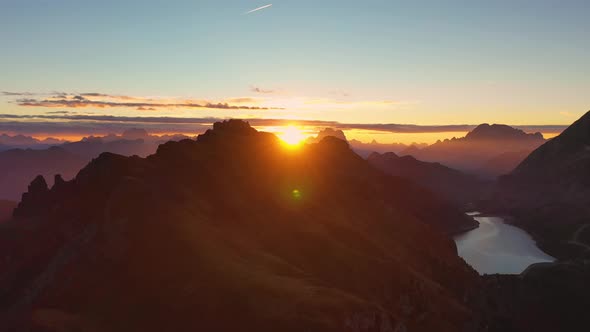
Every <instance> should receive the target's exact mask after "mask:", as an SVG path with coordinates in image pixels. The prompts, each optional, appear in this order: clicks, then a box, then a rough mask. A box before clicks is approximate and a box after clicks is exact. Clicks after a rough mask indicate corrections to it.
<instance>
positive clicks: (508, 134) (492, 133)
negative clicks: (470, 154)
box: [465, 123, 543, 140]
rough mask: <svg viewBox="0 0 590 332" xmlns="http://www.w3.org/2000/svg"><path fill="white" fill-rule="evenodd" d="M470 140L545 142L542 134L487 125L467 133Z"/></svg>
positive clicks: (497, 125) (503, 126) (498, 125)
mask: <svg viewBox="0 0 590 332" xmlns="http://www.w3.org/2000/svg"><path fill="white" fill-rule="evenodd" d="M465 137H466V138H467V139H469V140H515V139H516V140H518V139H520V140H522V139H527V140H529V139H530V140H543V135H542V134H541V133H534V134H527V133H525V132H524V131H522V130H520V129H516V128H512V127H510V126H507V125H500V124H493V125H489V124H487V123H484V124H481V125H479V126H477V127H476V128H475V129H473V130H472V131H471V132H469V133H467V135H466V136H465Z"/></svg>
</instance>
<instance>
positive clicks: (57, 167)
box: [0, 147, 88, 201]
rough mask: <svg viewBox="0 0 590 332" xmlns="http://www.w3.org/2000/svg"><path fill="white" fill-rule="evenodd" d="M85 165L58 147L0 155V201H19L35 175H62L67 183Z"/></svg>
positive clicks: (2, 153)
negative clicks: (0, 199)
mask: <svg viewBox="0 0 590 332" xmlns="http://www.w3.org/2000/svg"><path fill="white" fill-rule="evenodd" d="M87 162H88V159H87V158H82V157H80V156H78V155H76V154H73V153H70V152H68V151H66V150H64V149H63V148H59V147H51V148H49V149H46V150H32V149H27V150H20V149H15V150H8V151H4V152H0V198H2V199H9V200H15V201H16V200H19V199H20V198H21V195H22V193H23V192H25V191H26V188H27V185H28V184H29V183H30V182H31V179H32V178H34V177H35V176H37V175H43V176H44V177H45V178H49V179H52V178H53V176H54V175H55V174H62V175H63V176H64V177H65V178H66V179H71V178H73V177H74V176H75V175H76V173H78V171H79V170H80V169H81V168H82V167H83V166H84V165H85V164H86V163H87Z"/></svg>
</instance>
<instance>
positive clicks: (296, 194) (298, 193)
mask: <svg viewBox="0 0 590 332" xmlns="http://www.w3.org/2000/svg"><path fill="white" fill-rule="evenodd" d="M291 196H293V199H294V200H296V201H299V200H301V191H299V189H293V191H292V192H291Z"/></svg>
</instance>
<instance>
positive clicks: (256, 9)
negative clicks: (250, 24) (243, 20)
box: [243, 3, 272, 15]
mask: <svg viewBox="0 0 590 332" xmlns="http://www.w3.org/2000/svg"><path fill="white" fill-rule="evenodd" d="M270 7H272V3H270V4H268V5H264V6H262V7H258V8H255V9H252V10H250V11H247V12H245V13H244V14H243V15H248V14H252V13H254V12H257V11H259V10H263V9H266V8H270Z"/></svg>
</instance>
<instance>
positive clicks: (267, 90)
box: [250, 86, 277, 94]
mask: <svg viewBox="0 0 590 332" xmlns="http://www.w3.org/2000/svg"><path fill="white" fill-rule="evenodd" d="M250 91H252V92H256V93H262V94H274V93H276V92H277V91H276V90H269V89H263V88H260V87H257V86H253V87H251V88H250Z"/></svg>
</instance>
